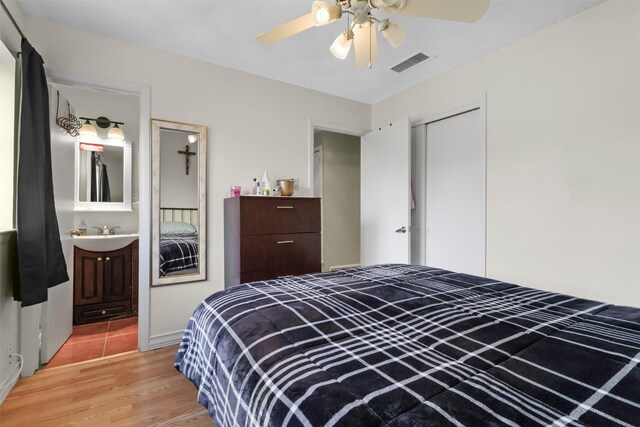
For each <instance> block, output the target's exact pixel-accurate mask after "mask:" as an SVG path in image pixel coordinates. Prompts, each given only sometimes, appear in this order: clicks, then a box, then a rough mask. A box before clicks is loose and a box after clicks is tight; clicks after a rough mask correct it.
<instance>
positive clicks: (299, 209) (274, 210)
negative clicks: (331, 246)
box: [240, 197, 320, 235]
mask: <svg viewBox="0 0 640 427" xmlns="http://www.w3.org/2000/svg"><path fill="white" fill-rule="evenodd" d="M240 224H241V226H240V234H241V235H252V234H283V233H318V232H320V200H319V199H311V198H309V199H300V198H296V199H293V198H286V197H268V198H267V197H265V198H258V197H257V198H252V197H243V198H242V199H241V200H240Z"/></svg>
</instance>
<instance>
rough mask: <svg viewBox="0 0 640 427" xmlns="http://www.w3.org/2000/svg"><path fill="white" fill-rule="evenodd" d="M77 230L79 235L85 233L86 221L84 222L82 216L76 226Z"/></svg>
mask: <svg viewBox="0 0 640 427" xmlns="http://www.w3.org/2000/svg"><path fill="white" fill-rule="evenodd" d="M78 232H79V233H80V235H81V236H84V235H85V234H87V223H86V222H84V218H82V219H81V220H80V225H79V226H78Z"/></svg>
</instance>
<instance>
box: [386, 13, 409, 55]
mask: <svg viewBox="0 0 640 427" xmlns="http://www.w3.org/2000/svg"><path fill="white" fill-rule="evenodd" d="M380 33H382V37H384V38H385V40H386V41H387V43H389V45H390V46H391V47H392V48H394V49H397V48H398V47H399V46H400V45H401V44H402V42H403V41H404V39H405V37H406V36H407V32H406V31H405V29H404V28H402V27H401V26H400V25H398V24H396V23H395V22H391V21H389V20H388V19H385V20H383V21H382V22H381V23H380Z"/></svg>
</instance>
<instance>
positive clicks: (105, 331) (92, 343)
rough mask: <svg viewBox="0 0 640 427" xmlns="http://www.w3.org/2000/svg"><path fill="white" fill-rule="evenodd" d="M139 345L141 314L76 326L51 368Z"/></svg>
mask: <svg viewBox="0 0 640 427" xmlns="http://www.w3.org/2000/svg"><path fill="white" fill-rule="evenodd" d="M137 348H138V317H137V316H134V317H127V318H126V319H117V320H109V321H107V322H100V323H89V324H87V325H74V327H73V333H72V334H71V336H70V337H69V339H68V340H67V341H66V342H65V343H64V344H63V345H62V347H60V350H58V352H57V353H56V354H55V355H54V356H53V358H52V359H51V360H50V361H49V363H47V366H46V367H47V368H51V367H54V366H62V365H68V364H70V363H76V362H84V361H85V360H91V359H98V358H100V357H104V356H112V355H114V354H119V353H126V352H127V351H132V350H136V349H137Z"/></svg>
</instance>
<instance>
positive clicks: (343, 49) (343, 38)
mask: <svg viewBox="0 0 640 427" xmlns="http://www.w3.org/2000/svg"><path fill="white" fill-rule="evenodd" d="M352 42H353V35H352V36H351V37H350V36H349V34H348V33H347V32H344V33H342V34H340V35H339V36H338V38H336V40H335V41H334V42H333V44H332V45H331V48H330V50H331V53H332V54H333V56H335V57H336V58H338V59H344V58H346V57H347V55H348V54H349V50H350V49H351V43H352Z"/></svg>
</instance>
